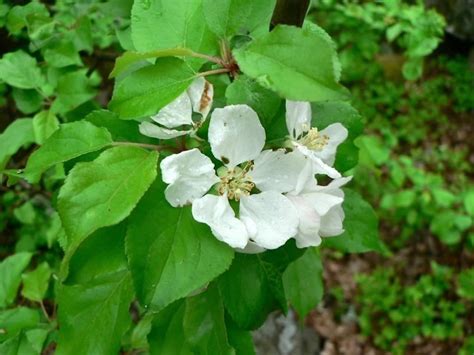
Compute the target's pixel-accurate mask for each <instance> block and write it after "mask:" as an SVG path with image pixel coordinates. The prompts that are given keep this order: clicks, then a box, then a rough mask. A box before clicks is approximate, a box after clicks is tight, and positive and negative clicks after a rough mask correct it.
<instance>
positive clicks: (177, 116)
mask: <svg viewBox="0 0 474 355" xmlns="http://www.w3.org/2000/svg"><path fill="white" fill-rule="evenodd" d="M192 117H193V111H192V106H191V100H190V99H189V96H188V93H187V92H186V91H185V92H183V93H182V94H181V95H179V96H178V97H177V98H176V99H175V100H174V101H172V102H171V103H169V104H168V105H166V106H165V107H163V108H162V109H161V110H160V111H159V112H158V113H157V114H156V115H155V116H152V117H151V119H152V120H153V121H155V122H157V123H159V124H161V125H163V126H165V127H167V128H175V127H179V126H182V125H192V124H193V119H192Z"/></svg>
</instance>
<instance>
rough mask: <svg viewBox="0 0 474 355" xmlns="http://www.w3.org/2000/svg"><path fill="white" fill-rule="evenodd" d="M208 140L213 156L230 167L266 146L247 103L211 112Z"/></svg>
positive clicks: (255, 117)
mask: <svg viewBox="0 0 474 355" xmlns="http://www.w3.org/2000/svg"><path fill="white" fill-rule="evenodd" d="M209 142H210V144H211V149H212V153H213V154H214V156H215V157H216V158H217V159H219V160H221V161H222V162H223V163H224V164H226V165H227V166H228V167H229V168H233V167H235V166H236V165H238V164H240V163H243V162H246V161H249V160H253V159H255V158H256V157H257V156H258V155H259V154H260V152H261V151H262V149H263V146H264V145H265V130H264V129H263V127H262V125H261V124H260V120H259V119H258V116H257V114H256V112H255V111H254V110H252V109H251V108H250V107H249V106H247V105H230V106H226V107H224V108H218V109H215V110H214V112H213V113H212V116H211V122H210V124H209Z"/></svg>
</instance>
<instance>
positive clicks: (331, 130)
mask: <svg viewBox="0 0 474 355" xmlns="http://www.w3.org/2000/svg"><path fill="white" fill-rule="evenodd" d="M320 134H321V135H327V136H328V137H329V141H328V144H327V145H326V146H325V147H324V148H323V150H321V151H319V152H315V153H316V155H317V156H318V157H319V158H321V159H322V161H324V162H325V163H326V164H329V165H331V166H332V165H333V164H334V161H335V160H336V151H337V147H338V146H339V144H341V143H342V142H344V140H345V139H346V138H347V136H348V134H349V132H348V131H347V129H346V127H344V126H343V125H342V124H340V123H333V124H331V125H329V126H327V127H326V128H325V129H323V130H322V131H321V132H320Z"/></svg>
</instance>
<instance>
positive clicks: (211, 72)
mask: <svg viewBox="0 0 474 355" xmlns="http://www.w3.org/2000/svg"><path fill="white" fill-rule="evenodd" d="M224 73H230V69H228V68H221V69H214V70H208V71H204V72H202V73H198V74H197V76H198V77H199V76H208V75H214V74H224Z"/></svg>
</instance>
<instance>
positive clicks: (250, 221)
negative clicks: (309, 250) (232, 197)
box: [240, 191, 299, 249]
mask: <svg viewBox="0 0 474 355" xmlns="http://www.w3.org/2000/svg"><path fill="white" fill-rule="evenodd" d="M240 219H241V220H242V222H244V223H245V225H246V227H247V230H248V231H249V236H250V238H251V239H252V240H253V241H254V242H255V243H256V244H257V245H258V246H260V247H262V248H266V249H276V248H279V247H281V246H282V245H283V244H285V243H286V241H287V240H288V239H290V238H292V237H294V236H295V235H296V233H297V231H298V224H299V218H298V213H297V211H296V209H295V207H294V206H293V204H292V203H291V202H290V200H288V199H287V198H286V197H285V196H283V195H282V194H280V193H278V192H275V191H265V192H262V193H260V194H257V195H250V196H246V197H243V198H242V199H241V200H240Z"/></svg>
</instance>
